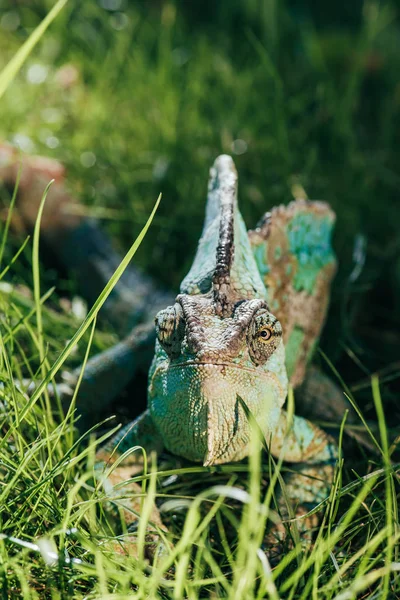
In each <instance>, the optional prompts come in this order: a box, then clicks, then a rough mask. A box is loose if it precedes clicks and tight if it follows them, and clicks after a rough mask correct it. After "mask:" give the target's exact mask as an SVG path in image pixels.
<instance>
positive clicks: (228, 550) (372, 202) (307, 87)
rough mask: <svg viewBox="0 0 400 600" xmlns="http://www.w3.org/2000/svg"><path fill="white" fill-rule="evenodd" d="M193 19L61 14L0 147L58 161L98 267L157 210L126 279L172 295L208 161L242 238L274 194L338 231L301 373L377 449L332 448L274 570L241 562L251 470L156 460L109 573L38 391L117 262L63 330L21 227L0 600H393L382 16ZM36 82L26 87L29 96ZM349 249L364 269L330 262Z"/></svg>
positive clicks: (391, 233)
mask: <svg viewBox="0 0 400 600" xmlns="http://www.w3.org/2000/svg"><path fill="white" fill-rule="evenodd" d="M189 4H191V8H188V5H189ZM197 4H198V6H200V5H202V10H199V9H198V8H196V3H195V2H194V3H184V2H183V3H182V2H178V1H177V2H165V3H163V4H162V6H161V7H159V6H158V4H157V3H154V4H153V3H151V2H149V3H146V4H145V3H142V4H141V3H138V4H137V5H133V6H130V5H129V6H128V4H125V5H123V4H122V8H121V10H117V11H111V10H108V11H107V10H105V9H103V8H101V6H100V5H98V4H97V3H95V2H93V1H89V2H85V3H80V4H78V3H75V2H67V4H66V6H65V7H64V8H63V10H62V11H61V12H60V14H59V15H58V16H57V19H56V20H55V21H54V22H53V23H52V24H51V25H50V27H49V29H48V30H47V31H46V33H45V34H44V36H43V37H41V39H40V41H39V43H38V45H37V46H36V48H35V49H34V50H33V51H32V53H31V54H30V56H29V57H26V59H27V62H26V63H25V65H22V68H21V71H20V73H19V74H16V73H13V76H14V75H15V79H14V80H13V81H12V82H11V77H8V78H7V80H6V79H3V80H1V77H0V89H2V85H3V87H4V88H5V86H6V85H8V88H7V90H5V92H4V94H3V97H2V98H1V114H2V117H3V118H2V119H1V122H0V134H1V136H2V137H4V138H7V139H13V138H14V140H15V141H19V142H20V143H21V144H22V146H23V147H25V148H26V149H27V150H31V151H33V150H35V151H37V152H40V153H43V154H45V155H48V156H54V157H56V158H59V159H60V160H61V161H62V162H63V163H65V164H66V165H67V166H68V169H69V185H70V187H71V189H72V191H73V192H74V193H75V194H77V195H79V197H80V199H81V200H82V201H84V202H85V206H86V209H85V210H86V211H87V213H88V214H89V215H99V216H101V217H102V218H103V219H104V224H105V226H106V227H107V228H108V229H109V231H110V233H111V234H112V235H113V236H114V239H115V241H116V244H117V245H118V244H119V246H120V248H122V249H127V248H129V247H131V251H130V252H129V253H128V256H131V255H132V254H133V253H134V252H135V251H136V249H137V246H138V243H139V241H140V239H141V238H139V237H138V235H139V232H140V231H141V230H142V228H143V227H144V226H145V225H146V224H148V218H149V215H150V213H151V210H152V208H153V205H154V200H155V198H157V197H158V195H159V193H160V192H162V194H163V198H162V201H161V204H160V207H159V209H158V212H157V214H156V216H155V218H154V221H153V223H152V225H151V228H150V230H149V231H148V233H147V235H146V238H145V239H144V240H143V242H142V243H141V246H140V249H139V250H138V253H137V255H136V256H135V261H136V262H137V264H140V265H141V266H142V267H143V268H144V269H146V270H147V271H148V272H150V273H151V274H152V275H153V276H155V277H156V278H157V279H158V281H159V282H160V284H164V285H165V286H167V287H170V288H174V289H176V288H177V286H178V284H179V281H180V280H181V278H182V276H183V275H184V274H185V272H186V271H187V269H188V266H189V264H190V261H191V259H192V255H193V252H194V250H195V246H196V244H197V239H198V236H199V233H200V230H201V226H202V219H203V210H204V197H205V190H206V179H207V170H208V168H209V166H210V163H211V162H212V160H213V159H214V157H215V156H216V155H217V154H218V153H220V152H222V151H223V152H229V153H233V154H235V152H241V151H242V150H243V149H245V150H246V151H245V152H244V153H243V154H239V153H238V154H236V156H235V160H236V163H237V166H238V170H239V175H240V195H241V206H242V208H243V212H244V214H245V218H246V222H247V223H248V224H249V225H254V224H255V222H256V220H257V219H258V218H259V217H260V216H261V214H262V213H263V212H264V211H265V210H267V209H268V208H269V207H270V206H273V205H276V204H279V203H281V202H285V201H287V200H289V199H290V197H291V196H292V195H293V194H294V193H295V191H296V186H297V188H298V186H302V187H303V188H304V189H305V190H306V191H307V193H308V195H309V196H310V197H312V198H316V197H323V198H324V199H326V200H328V201H329V202H330V203H331V204H332V205H333V207H334V208H335V210H336V212H337V216H338V227H337V234H336V238H335V246H336V249H337V253H338V256H339V264H340V270H339V274H338V277H337V280H336V284H335V286H334V291H333V299H332V305H331V310H330V317H329V321H328V324H327V328H326V332H325V335H324V338H323V340H322V347H323V350H324V352H323V353H321V357H322V358H321V363H322V364H323V365H324V366H325V368H326V370H327V371H328V372H331V373H332V376H333V377H336V378H339V380H340V383H341V386H342V388H343V390H344V391H345V392H346V394H348V395H349V397H351V399H352V401H354V402H356V404H357V406H359V407H360V411H361V416H362V418H360V428H361V429H362V430H364V429H365V424H366V426H367V427H369V428H370V431H371V440H372V436H375V439H376V442H377V444H376V445H377V446H379V450H378V452H377V453H370V452H367V451H365V450H363V449H362V448H358V447H356V446H355V445H354V444H352V443H350V442H349V440H348V438H347V436H346V434H345V433H343V435H340V439H342V440H343V446H344V449H343V453H342V455H341V459H340V461H339V464H338V469H337V478H336V481H335V485H334V487H333V490H332V493H331V497H330V498H329V500H328V501H327V502H325V503H324V504H323V505H322V506H321V507H319V511H320V514H321V517H322V518H323V523H324V526H323V527H322V528H321V529H320V530H319V532H318V535H317V537H316V542H315V544H314V545H313V547H311V548H302V547H301V546H299V545H298V546H296V547H295V548H294V549H290V548H288V550H287V552H286V553H285V556H284V558H283V560H282V561H281V562H280V563H279V565H278V566H276V567H274V568H271V566H270V564H269V563H268V559H267V557H266V555H265V553H264V552H263V551H262V550H261V548H262V541H263V536H264V524H265V522H266V519H267V516H268V515H269V516H272V517H273V514H274V513H273V502H272V489H271V486H270V482H271V481H272V482H274V481H275V482H277V481H278V480H279V477H278V473H277V472H276V471H274V472H272V466H271V464H270V462H269V461H268V458H267V457H266V456H265V455H264V454H263V455H259V454H258V453H257V452H253V454H252V456H251V459H250V461H249V464H247V463H240V464H232V465H224V466H221V467H218V468H216V467H214V468H203V467H199V466H196V465H191V464H190V463H186V462H184V461H180V462H178V463H177V462H176V461H174V460H173V459H171V457H169V456H167V455H163V456H161V457H160V458H159V466H158V467H156V466H153V467H149V472H148V473H145V474H144V475H138V476H137V477H136V478H135V480H136V481H137V482H139V483H141V484H142V485H143V492H144V495H143V511H142V518H141V521H140V526H139V530H138V533H137V535H138V557H139V558H138V559H135V558H133V557H131V558H127V557H122V556H120V555H118V554H116V553H115V552H113V550H112V546H111V544H112V542H113V541H115V539H116V536H117V535H119V534H121V533H122V532H123V530H124V528H123V524H122V523H121V524H120V525H119V524H118V523H117V524H115V525H112V524H110V523H109V521H108V519H107V518H106V516H105V515H106V511H104V508H105V506H106V505H107V496H106V494H105V493H104V492H103V491H102V489H101V486H99V485H97V484H96V482H95V481H94V480H93V464H94V456H95V451H96V448H97V446H98V445H99V444H100V443H101V442H102V441H103V440H104V439H105V437H106V436H107V435H110V434H107V433H106V434H104V433H103V432H104V430H105V429H106V428H107V427H106V426H107V424H105V425H104V424H103V425H101V426H100V427H99V428H95V429H94V430H93V431H89V432H87V434H85V435H83V436H82V437H81V438H80V437H79V435H78V433H77V429H76V423H75V419H76V416H75V414H74V413H73V411H72V410H71V411H69V412H68V414H67V415H66V416H63V415H62V414H61V409H60V407H59V406H58V404H57V399H56V401H55V402H54V401H51V398H50V396H51V393H50V388H49V387H48V385H47V384H48V383H50V382H51V381H53V380H54V378H56V379H57V380H58V378H57V374H58V376H59V375H60V372H61V369H68V370H70V369H73V368H75V367H76V366H77V365H78V364H80V363H82V362H83V363H85V361H86V360H87V357H88V355H89V352H90V354H91V355H92V354H93V353H95V352H99V351H101V350H103V349H104V348H106V347H109V346H110V345H112V344H113V343H114V342H115V341H116V338H115V335H114V334H113V333H112V332H109V331H107V330H106V329H105V328H104V326H103V327H102V328H101V329H98V328H97V327H96V329H94V327H95V325H96V320H97V313H98V310H99V309H100V305H101V303H102V302H103V301H104V299H105V296H106V294H107V293H108V292H109V291H110V289H111V286H112V285H113V284H114V283H115V281H116V278H117V277H118V275H119V274H120V273H121V272H122V269H123V268H124V264H126V261H125V263H124V264H122V265H121V267H120V269H119V270H118V272H117V274H116V276H115V277H114V278H113V279H112V280H111V281H110V284H109V286H107V288H106V290H105V291H104V293H103V294H102V295H101V297H100V298H99V300H98V301H97V303H96V304H95V305H94V307H93V308H92V310H91V311H90V313H89V314H88V315H87V317H86V318H85V319H84V320H83V321H82V319H81V318H79V317H76V316H74V315H73V314H71V311H70V310H68V308H67V309H64V308H63V307H64V306H65V303H64V304H63V302H62V301H60V297H61V298H62V297H63V296H65V295H68V296H69V297H71V296H72V295H73V294H74V293H76V290H75V289H74V287H73V283H70V282H67V281H61V282H59V281H58V279H56V278H55V276H54V274H53V272H52V271H51V270H47V269H45V268H43V265H41V264H40V262H39V253H38V246H39V243H40V240H39V238H38V235H37V234H38V230H37V231H36V234H35V235H34V239H33V240H28V241H26V240H16V239H15V238H12V237H10V234H9V232H8V226H7V224H5V226H4V228H3V237H2V240H3V241H2V243H1V251H0V255H1V257H2V261H1V268H2V269H3V271H2V273H1V277H0V279H1V281H0V311H1V334H2V335H1V347H0V350H1V354H0V381H1V384H2V387H1V389H0V402H1V403H2V405H1V406H2V409H1V410H0V432H1V434H2V440H1V441H0V532H1V533H0V590H1V594H2V597H4V598H21V597H22V598H47V597H49V598H108V597H110V598H126V597H128V596H129V597H132V598H137V599H140V598H173V599H180V598H190V599H192V598H193V599H195V598H208V597H211V598H232V599H234V598H235V599H236V598H237V599H242V598H246V599H247V598H249V599H252V598H264V597H268V598H271V599H272V600H277V599H278V598H285V599H286V598H288V599H290V600H291V599H296V600H297V599H304V600H306V599H307V600H308V599H309V598H312V599H313V600H314V599H318V600H319V599H325V598H326V599H329V600H331V599H335V600H347V599H348V600H353V599H356V598H371V599H375V598H376V599H379V600H380V599H381V598H396V597H399V596H400V576H399V571H400V559H399V535H400V529H399V519H398V502H399V475H398V473H399V452H398V449H397V445H396V441H395V439H396V436H398V431H399V423H400V413H399V403H398V389H399V388H398V381H399V371H400V370H399V364H398V347H399V346H400V339H399V337H400V336H399V327H398V326H399V317H398V310H397V306H398V301H399V300H400V294H399V292H400V258H399V245H398V234H397V231H398V216H397V212H398V208H397V206H398V186H399V176H398V172H397V170H398V160H397V157H398V143H399V140H398V131H399V116H400V100H399V92H398V72H399V68H400V64H399V63H400V59H399V56H398V52H397V46H396V40H397V36H398V34H399V23H398V7H397V5H396V4H395V3H394V2H385V3H381V4H379V3H375V2H368V3H364V4H363V6H361V4H358V3H354V8H353V5H352V8H351V9H350V8H349V9H348V12H346V10H347V9H346V10H345V8H344V5H343V7H341V6H337V5H336V3H335V4H332V6H330V4H329V3H327V5H326V7H325V10H326V11H327V14H328V17H326V18H325V17H324V16H323V15H321V13H320V12H319V11H318V9H316V8H312V5H311V3H307V2H302V3H298V5H297V7H294V6H293V5H292V4H293V3H290V2H288V1H286V2H282V3H277V2H273V1H271V2H264V1H261V0H260V1H258V0H246V2H241V1H240V0H232V1H230V2H229V6H228V3H227V2H219V3H212V2H210V3H208V2H204V3H203V2H201V3H200V2H199V3H197ZM52 6H53V3H51V2H45V1H44V0H37V1H36V2H34V3H26V4H23V3H21V4H18V5H11V4H9V3H8V2H7V0H3V4H1V2H0V8H1V9H3V8H5V12H6V13H7V14H9V15H10V14H11V20H12V18H14V20H15V18H16V17H18V19H19V21H20V25H19V27H17V29H16V30H15V31H9V30H7V29H6V28H5V27H4V20H2V21H1V23H3V25H1V27H0V50H1V52H0V56H1V58H0V61H3V60H4V64H2V63H0V68H1V67H2V66H5V64H6V61H7V60H11V59H12V57H13V56H16V52H17V51H18V49H19V48H20V47H21V45H22V43H24V42H26V40H27V36H28V35H29V34H30V33H31V32H32V29H33V28H34V27H36V26H37V25H38V24H39V23H40V21H41V20H42V19H43V18H44V17H45V15H46V14H47V13H48V11H49V10H50V9H51V8H52ZM227 7H228V8H227ZM0 13H1V11H0ZM9 18H10V17H9ZM6 22H7V21H6ZM28 46H29V44H28ZM30 49H31V50H32V48H30ZM19 56H21V55H19ZM70 62H71V63H73V64H74V65H75V66H76V67H77V68H78V71H79V80H78V82H77V83H76V85H74V86H72V87H71V88H67V89H66V88H63V87H62V86H61V85H60V84H59V83H58V82H57V76H56V74H57V69H58V68H59V67H60V66H61V65H63V64H65V63H70ZM13 64H14V65H15V64H16V62H15V61H14V63H13ZM38 64H39V65H41V67H44V70H43V69H42V71H41V73H42V74H43V73H44V74H45V75H46V76H45V78H44V80H43V82H42V83H40V84H34V83H30V81H31V80H32V68H33V67H34V66H35V65H38ZM19 66H21V65H19ZM10 72H11V71H10V70H9V71H8V73H10ZM36 72H37V71H36ZM34 73H35V71H34V70H33V74H34ZM39 74H40V70H39ZM238 139H239V140H243V141H244V142H245V145H243V144H237V143H236V144H235V143H234V141H235V140H238ZM54 146H55V147H54ZM85 153H86V154H85ZM87 153H89V154H87ZM94 159H95V162H94ZM89 165H92V166H89ZM5 200H6V201H8V198H5ZM360 233H361V234H363V235H364V237H365V238H366V239H367V253H366V256H365V257H363V256H362V252H361V253H360V254H361V256H359V257H358V259H356V260H355V261H354V260H353V256H352V247H353V241H354V240H355V238H356V236H357V235H358V234H360ZM134 239H136V240H137V242H135V244H134V245H133V246H131V244H132V240H134ZM21 248H22V250H21ZM189 250H191V251H189ZM182 256H185V260H184V261H182ZM161 259H162V260H161ZM364 259H365V266H364V268H363V269H361V273H360V274H359V275H358V277H357V278H355V277H352V276H351V274H352V273H354V272H355V271H354V269H356V268H358V266H361V264H362V262H363V261H364ZM10 284H12V285H10ZM54 285H57V290H56V293H54V291H53V286H54ZM30 290H33V291H30ZM325 357H326V358H325ZM32 382H33V383H34V384H35V391H32V390H31V388H29V389H28V386H29V385H30V384H31V383H32ZM78 385H79V382H78ZM363 423H364V424H363ZM343 428H344V430H345V429H346V425H344V426H343ZM97 430H99V431H100V432H101V433H100V434H99V437H98V438H97V439H96V431H97ZM397 444H398V440H397ZM341 445H342V444H341ZM342 456H343V457H344V458H342ZM286 468H287V467H286ZM278 470H282V472H283V470H284V467H282V466H281V465H279V464H278ZM277 484H278V483H276V485H277ZM122 492H123V491H121V496H123V493H122ZM155 497H156V499H157V500H156V501H157V504H158V505H159V506H160V507H161V509H162V514H163V519H164V521H165V523H166V524H167V525H168V527H169V530H170V536H169V539H170V541H171V547H169V546H168V545H167V550H166V553H165V554H163V555H160V556H158V557H157V560H156V561H155V564H154V565H149V564H148V562H146V561H145V559H144V558H143V557H144V555H145V547H144V545H145V537H144V533H145V531H146V526H147V520H148V518H149V511H150V508H151V502H152V500H153V499H154V498H155ZM119 502H120V503H123V498H121V499H120V500H119ZM293 527H294V528H296V524H295V523H294V524H292V530H293ZM293 531H294V538H295V539H296V530H295V529H294V530H293Z"/></svg>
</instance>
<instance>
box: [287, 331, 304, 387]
mask: <svg viewBox="0 0 400 600" xmlns="http://www.w3.org/2000/svg"><path fill="white" fill-rule="evenodd" d="M303 341H304V332H303V330H302V329H300V327H294V329H293V331H292V333H291V334H290V337H289V339H288V341H287V342H286V344H285V354H286V360H285V364H286V370H287V374H288V377H289V379H290V378H291V376H292V375H293V373H294V370H295V367H296V364H297V360H298V358H299V353H300V349H301V347H302V344H303Z"/></svg>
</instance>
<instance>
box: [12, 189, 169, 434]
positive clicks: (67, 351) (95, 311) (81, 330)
mask: <svg viewBox="0 0 400 600" xmlns="http://www.w3.org/2000/svg"><path fill="white" fill-rule="evenodd" d="M160 200H161V194H160V196H159V197H158V199H157V202H156V203H155V205H154V208H153V210H152V212H151V214H150V216H149V218H148V220H147V222H146V224H145V226H144V227H143V229H142V231H141V232H140V233H139V235H138V237H137V238H136V240H135V242H134V243H133V244H132V246H131V247H130V249H129V250H128V252H127V253H126V255H125V257H124V258H123V259H122V261H121V264H120V265H119V267H118V268H117V269H116V271H115V272H114V273H113V275H112V276H111V278H110V280H109V282H108V283H107V285H106V286H105V288H104V289H103V291H102V292H101V294H100V295H99V297H98V298H97V300H96V302H95V303H94V304H93V306H92V308H91V309H90V311H89V312H88V314H87V317H86V319H85V320H84V321H83V323H82V325H81V326H80V327H79V328H78V330H77V332H76V333H75V335H74V336H73V337H72V338H71V340H70V341H69V342H68V344H67V345H66V347H65V348H64V350H63V351H62V352H61V354H60V356H59V357H58V358H57V359H56V360H55V362H54V364H53V366H52V367H51V368H50V370H49V372H48V373H47V375H46V377H45V378H44V379H43V380H42V381H41V383H40V384H39V385H38V387H37V388H36V390H35V391H34V392H33V394H32V396H31V398H30V400H29V402H27V404H26V405H25V407H24V408H23V410H22V411H21V413H20V421H22V420H23V419H24V418H25V416H26V415H27V413H28V412H29V411H30V410H31V408H32V406H33V405H34V404H35V403H36V402H37V400H38V398H39V397H40V395H41V393H42V392H43V390H44V389H45V387H46V385H47V383H48V382H49V381H50V380H51V379H53V377H54V376H55V374H56V373H57V372H58V370H59V369H60V368H61V366H62V365H63V363H64V361H65V360H66V359H67V357H68V356H69V355H70V353H71V351H72V349H73V348H74V346H75V345H76V344H77V343H78V342H79V340H80V339H81V338H82V336H83V335H84V333H85V331H86V330H87V329H88V327H89V325H90V324H91V323H92V322H93V320H94V319H95V318H96V317H97V315H98V312H99V310H100V309H101V307H102V306H103V304H104V302H105V301H106V300H107V298H108V296H109V295H110V294H111V292H112V290H113V289H114V287H115V286H116V284H117V283H118V281H119V279H120V277H121V275H122V273H123V272H124V270H125V269H126V267H127V266H128V264H129V262H130V261H131V259H132V258H133V256H134V255H135V254H136V250H137V249H138V248H139V246H140V244H141V242H142V240H143V238H144V236H145V235H146V233H147V230H148V229H149V227H150V225H151V222H152V220H153V218H154V215H155V213H156V211H157V208H158V205H159V204H160ZM7 438H8V434H6V435H5V436H4V438H3V440H2V444H4V443H5V441H6V440H7Z"/></svg>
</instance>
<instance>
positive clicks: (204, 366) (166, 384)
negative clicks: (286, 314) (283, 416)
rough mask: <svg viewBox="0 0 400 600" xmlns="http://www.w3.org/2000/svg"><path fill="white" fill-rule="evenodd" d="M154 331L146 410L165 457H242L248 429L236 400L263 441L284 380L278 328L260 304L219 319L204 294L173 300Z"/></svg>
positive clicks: (243, 305) (207, 460)
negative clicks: (168, 453)
mask: <svg viewBox="0 0 400 600" xmlns="http://www.w3.org/2000/svg"><path fill="white" fill-rule="evenodd" d="M156 330H157V338H158V340H157V350H156V358H155V360H154V363H153V367H152V371H151V374H150V385H149V400H150V410H151V413H152V416H153V420H154V422H155V424H156V426H157V428H158V429H159V431H160V433H161V435H162V437H163V440H164V443H165V445H166V447H167V448H168V449H169V450H170V451H171V452H174V453H175V454H178V455H181V456H184V457H186V458H189V459H191V460H196V461H201V462H203V463H204V464H207V465H210V464H216V463H223V462H228V461H230V460H239V459H241V458H243V457H244V456H246V455H247V454H248V451H249V443H248V442H249V436H250V434H251V426H250V424H249V421H248V417H247V416H246V414H245V411H244V409H243V406H242V405H241V402H240V400H239V398H241V399H242V400H243V401H244V403H245V404H246V405H247V407H248V408H249V409H250V411H251V413H252V414H253V415H254V417H255V418H256V420H257V422H258V424H259V425H260V427H261V429H262V430H263V432H264V433H265V435H266V436H267V437H268V432H271V431H272V430H273V428H274V426H275V425H276V423H277V420H278V418H279V413H280V409H281V406H282V404H283V402H284V400H285V397H286V393H287V377H286V370H285V357H284V347H283V342H282V328H281V325H280V323H279V321H278V320H277V319H276V318H275V317H274V316H273V315H272V314H271V313H270V312H269V310H268V307H267V305H266V303H265V301H264V300H258V299H252V300H243V301H239V302H237V303H236V304H235V305H234V306H233V307H232V310H231V311H230V313H229V315H225V316H223V317H222V316H220V315H219V314H218V309H217V310H216V306H215V302H214V297H213V295H212V294H201V295H197V296H191V295H188V294H181V295H179V296H178V297H177V300H176V303H175V304H174V306H170V307H168V308H166V309H165V310H162V311H161V312H159V313H158V315H157V317H156Z"/></svg>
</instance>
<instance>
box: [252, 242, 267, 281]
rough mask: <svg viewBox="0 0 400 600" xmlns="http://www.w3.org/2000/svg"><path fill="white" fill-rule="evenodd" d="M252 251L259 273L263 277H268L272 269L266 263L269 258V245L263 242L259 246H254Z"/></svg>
mask: <svg viewBox="0 0 400 600" xmlns="http://www.w3.org/2000/svg"><path fill="white" fill-rule="evenodd" d="M252 250H253V255H254V259H255V261H256V265H257V269H258V272H259V273H260V275H261V277H264V276H265V275H267V273H269V272H270V267H269V266H268V265H267V263H266V262H265V259H266V256H267V243H266V242H262V243H261V244H258V245H257V246H253V248H252Z"/></svg>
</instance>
